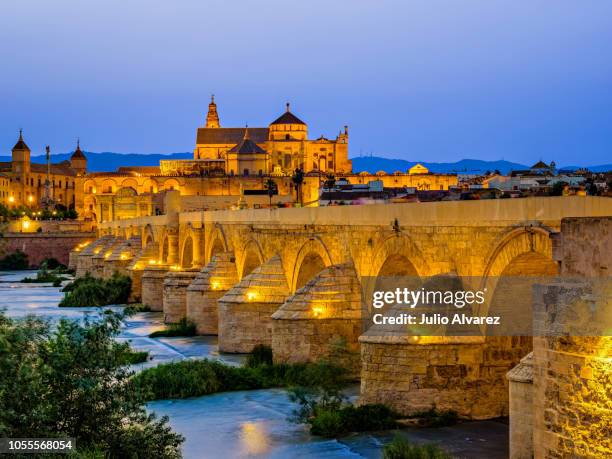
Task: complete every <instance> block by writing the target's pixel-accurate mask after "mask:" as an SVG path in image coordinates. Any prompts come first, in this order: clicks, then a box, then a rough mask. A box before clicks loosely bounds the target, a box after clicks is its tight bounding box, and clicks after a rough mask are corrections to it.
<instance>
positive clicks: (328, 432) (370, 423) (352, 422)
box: [308, 404, 399, 438]
mask: <svg viewBox="0 0 612 459" xmlns="http://www.w3.org/2000/svg"><path fill="white" fill-rule="evenodd" d="M398 417H399V415H398V414H397V413H395V412H394V411H393V410H392V409H391V408H389V407H387V406H385V405H381V404H371V405H362V406H357V407H356V406H353V405H347V406H344V407H342V408H340V409H333V410H332V409H329V408H319V407H318V408H317V409H316V410H315V412H314V415H313V417H312V418H311V419H309V420H308V423H309V424H310V433H312V434H313V435H321V436H323V437H328V438H335V437H339V436H342V435H346V434H348V433H351V432H366V431H374V430H387V429H394V428H395V427H397V422H396V419H397V418H398Z"/></svg>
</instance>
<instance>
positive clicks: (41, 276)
mask: <svg viewBox="0 0 612 459" xmlns="http://www.w3.org/2000/svg"><path fill="white" fill-rule="evenodd" d="M66 279H67V278H64V277H62V276H60V275H58V274H57V272H56V271H47V270H46V269H41V270H39V271H38V272H37V273H36V277H25V278H23V279H21V282H22V283H24V284H32V283H52V284H53V286H54V287H59V286H60V285H61V283H62V281H64V280H66Z"/></svg>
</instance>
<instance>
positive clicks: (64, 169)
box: [30, 161, 76, 176]
mask: <svg viewBox="0 0 612 459" xmlns="http://www.w3.org/2000/svg"><path fill="white" fill-rule="evenodd" d="M30 169H31V171H32V172H36V173H37V174H46V173H47V165H46V164H38V163H31V164H30ZM51 174H53V175H69V176H75V175H76V172H75V171H74V169H73V168H72V167H70V163H69V162H68V161H62V162H61V163H57V164H51Z"/></svg>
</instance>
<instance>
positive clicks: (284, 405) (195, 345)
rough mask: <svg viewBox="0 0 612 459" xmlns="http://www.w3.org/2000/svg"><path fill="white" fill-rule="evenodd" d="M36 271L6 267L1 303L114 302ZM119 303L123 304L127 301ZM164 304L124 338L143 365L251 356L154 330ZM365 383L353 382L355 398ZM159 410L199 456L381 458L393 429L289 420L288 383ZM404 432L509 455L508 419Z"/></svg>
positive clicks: (57, 314)
mask: <svg viewBox="0 0 612 459" xmlns="http://www.w3.org/2000/svg"><path fill="white" fill-rule="evenodd" d="M32 273H33V272H32V271H20V272H10V273H0V308H2V309H5V310H6V312H7V315H8V316H10V317H14V318H18V317H25V316H26V315H28V314H34V315H37V316H41V317H44V318H47V319H49V320H51V321H56V320H59V319H60V318H71V319H75V320H82V319H83V318H84V317H86V316H87V315H92V314H98V313H100V312H101V311H102V310H104V309H108V308H60V307H58V303H59V301H60V300H61V298H62V297H63V294H62V293H61V292H60V291H59V288H56V287H53V286H51V284H48V285H47V284H22V283H20V282H19V281H20V280H21V279H22V278H24V277H26V276H31V275H32ZM111 309H116V310H121V309H122V307H113V308H111ZM163 327H164V324H163V316H162V313H159V312H139V313H136V314H134V315H133V316H131V317H129V318H127V320H126V323H125V326H124V328H123V330H122V332H121V335H120V337H119V340H127V341H130V343H131V345H132V346H133V348H134V350H137V351H148V352H149V355H150V360H148V361H147V362H144V363H141V364H138V365H135V366H134V369H135V370H139V369H141V368H146V367H150V366H155V365H158V364H159V363H166V362H171V361H177V360H184V359H192V358H210V359H218V360H221V361H223V362H226V363H229V364H234V365H238V364H240V363H242V362H243V360H244V356H242V355H234V354H222V353H220V352H219V351H218V346H217V339H216V337H214V336H195V337H188V338H149V336H148V335H149V334H150V333H151V332H153V331H155V330H159V329H162V328H163ZM358 389H359V388H358V386H353V387H351V389H350V395H351V399H352V400H355V399H356V397H357V395H358ZM147 406H148V408H149V409H150V410H151V411H154V412H155V413H156V414H158V415H159V416H163V415H168V416H169V418H170V424H171V425H172V427H173V428H174V429H175V430H176V431H177V432H179V433H181V434H183V435H184V436H185V437H186V442H185V445H184V447H183V455H184V457H185V458H186V459H191V458H194V459H195V458H198V459H199V458H216V457H224V458H226V459H231V458H240V457H266V458H268V457H270V458H286V457H301V458H352V457H365V458H372V459H374V458H380V457H381V453H382V446H383V445H384V444H385V443H386V442H388V441H390V440H391V438H392V437H393V435H394V432H393V431H385V432H376V433H363V434H358V435H349V436H348V437H344V438H342V439H339V440H325V439H321V438H319V437H314V436H312V435H310V434H309V433H308V430H307V427H306V426H304V425H301V424H295V423H292V422H290V421H289V420H288V418H289V416H290V415H291V414H292V411H293V410H294V409H295V407H296V405H295V404H293V403H291V402H290V401H289V399H288V397H287V393H286V392H285V391H284V390H281V389H266V390H254V391H240V392H224V393H218V394H213V395H208V396H203V397H197V398H189V399H184V400H161V401H155V402H151V403H149V404H148V405H147ZM401 432H402V435H405V436H406V437H407V438H409V439H410V440H412V441H414V442H423V443H425V442H434V443H440V444H442V445H443V446H444V448H445V449H446V450H447V451H448V452H450V453H451V454H453V455H454V456H455V457H462V458H470V459H472V458H483V459H484V458H493V459H497V458H499V459H501V458H505V457H507V450H508V426H507V425H505V424H504V423H503V422H497V421H480V422H466V423H460V424H457V425H455V426H451V427H443V428H419V429H415V428H407V429H402V430H401Z"/></svg>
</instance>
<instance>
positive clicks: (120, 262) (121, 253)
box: [102, 236, 142, 279]
mask: <svg viewBox="0 0 612 459" xmlns="http://www.w3.org/2000/svg"><path fill="white" fill-rule="evenodd" d="M141 246H142V242H141V240H140V237H139V236H132V237H130V238H129V239H126V240H125V241H123V242H121V243H120V244H118V245H116V246H115V248H113V251H112V253H111V255H110V256H109V257H108V258H106V259H105V260H104V268H103V273H102V277H104V278H105V279H108V278H109V277H111V276H112V275H113V274H114V273H115V272H118V273H119V274H123V275H124V276H126V275H128V272H127V268H128V266H129V265H130V263H132V260H133V258H134V256H136V254H137V252H138V251H139V250H140V247H141Z"/></svg>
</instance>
